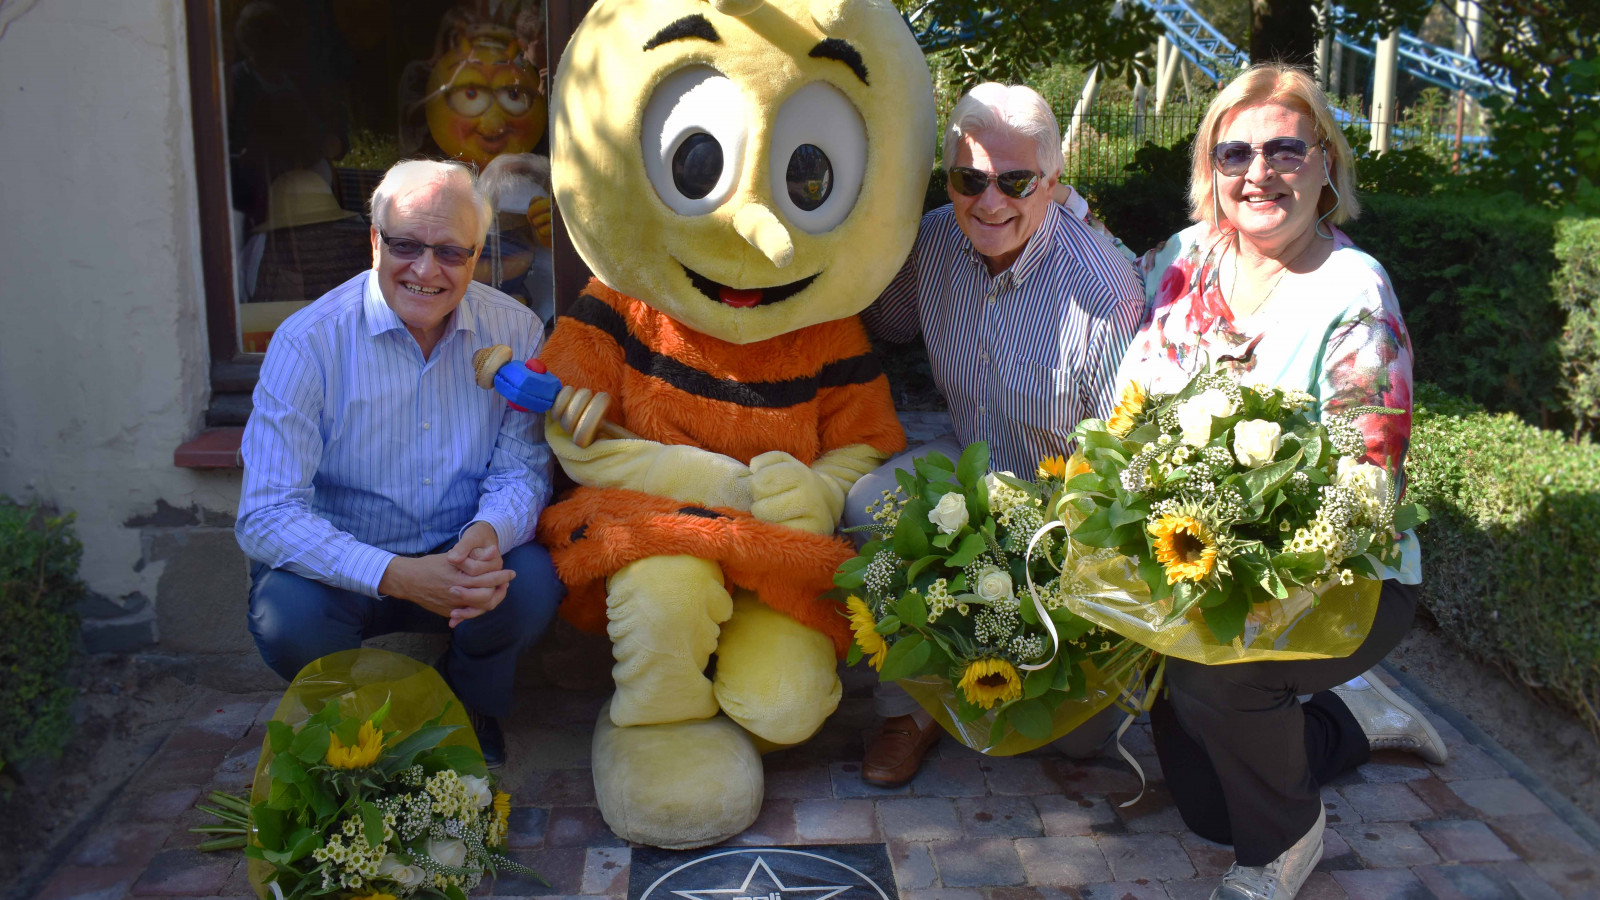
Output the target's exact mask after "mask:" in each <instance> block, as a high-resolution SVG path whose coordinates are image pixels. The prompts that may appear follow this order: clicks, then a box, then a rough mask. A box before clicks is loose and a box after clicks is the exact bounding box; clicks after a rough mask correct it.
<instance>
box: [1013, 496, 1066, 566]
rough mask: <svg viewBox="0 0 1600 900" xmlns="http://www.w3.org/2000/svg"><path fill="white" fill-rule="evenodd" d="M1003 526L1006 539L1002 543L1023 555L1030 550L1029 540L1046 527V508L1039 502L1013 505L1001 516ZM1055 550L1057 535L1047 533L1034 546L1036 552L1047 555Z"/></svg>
mask: <svg viewBox="0 0 1600 900" xmlns="http://www.w3.org/2000/svg"><path fill="white" fill-rule="evenodd" d="M1000 525H1001V527H1003V528H1005V529H1006V539H1005V541H1004V543H1003V544H1002V545H1001V546H1003V547H1005V549H1006V550H1008V551H1010V552H1012V553H1015V554H1017V555H1019V556H1020V555H1022V554H1023V553H1026V552H1028V542H1029V541H1032V540H1033V535H1034V533H1035V532H1037V531H1038V530H1039V529H1040V528H1042V527H1044V510H1042V509H1040V508H1039V505H1038V504H1037V503H1023V504H1020V505H1018V506H1013V507H1011V509H1009V510H1007V511H1006V512H1005V514H1004V515H1002V516H1001V517H1000ZM1054 551H1055V537H1054V536H1053V535H1045V536H1044V537H1043V538H1041V539H1040V540H1039V543H1038V545H1037V546H1035V547H1034V553H1035V554H1036V555H1039V556H1045V555H1048V554H1050V553H1052V552H1054Z"/></svg>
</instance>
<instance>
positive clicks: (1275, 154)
mask: <svg viewBox="0 0 1600 900" xmlns="http://www.w3.org/2000/svg"><path fill="white" fill-rule="evenodd" d="M1257 153H1260V154H1261V158H1262V159H1264V160H1266V162H1267V168H1269V169H1271V170H1272V171H1274V172H1277V173H1278V174H1280V175H1288V174H1289V173H1291V172H1298V171H1300V167H1301V166H1304V165H1305V164H1306V157H1307V156H1310V155H1311V147H1310V146H1308V145H1307V144H1306V142H1305V141H1302V140H1300V139H1299V138H1291V137H1281V138H1273V139H1272V140H1270V141H1262V142H1261V143H1260V144H1251V143H1248V142H1246V141H1223V142H1222V143H1220V144H1218V145H1217V146H1216V147H1215V148H1213V149H1212V151H1211V164H1212V165H1213V166H1215V167H1216V170H1217V171H1218V172H1221V173H1222V174H1224V175H1227V176H1228V177H1230V178H1232V177H1235V176H1239V175H1243V174H1244V173H1246V172H1248V171H1250V163H1251V162H1252V161H1254V160H1255V158H1256V154H1257Z"/></svg>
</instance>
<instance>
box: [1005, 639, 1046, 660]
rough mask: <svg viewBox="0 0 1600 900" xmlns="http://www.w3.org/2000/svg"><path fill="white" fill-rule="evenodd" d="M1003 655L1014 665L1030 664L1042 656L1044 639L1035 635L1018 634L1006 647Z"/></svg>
mask: <svg viewBox="0 0 1600 900" xmlns="http://www.w3.org/2000/svg"><path fill="white" fill-rule="evenodd" d="M1005 653H1006V656H1008V657H1010V659H1011V661H1012V662H1014V663H1026V662H1032V661H1033V660H1036V659H1038V658H1039V657H1041V656H1043V655H1044V638H1042V637H1040V636H1039V635H1037V634H1019V635H1017V636H1016V637H1014V638H1012V639H1011V643H1010V644H1007V645H1006V650H1005Z"/></svg>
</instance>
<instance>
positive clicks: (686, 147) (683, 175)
mask: <svg viewBox="0 0 1600 900" xmlns="http://www.w3.org/2000/svg"><path fill="white" fill-rule="evenodd" d="M721 177H722V145H721V144H719V143H717V139H716V138H714V137H712V136H711V135H709V134H706V133H705V132H704V131H702V132H699V133H697V134H691V135H689V136H688V137H687V138H685V139H684V141H683V143H681V144H679V145H678V152H677V153H674V154H672V185H673V187H675V188H677V189H678V193H680V194H682V195H684V196H685V197H688V198H689V199H690V200H699V199H700V198H702V197H704V196H705V195H707V194H709V193H711V189H712V188H714V187H716V186H717V180H718V179H719V178H721Z"/></svg>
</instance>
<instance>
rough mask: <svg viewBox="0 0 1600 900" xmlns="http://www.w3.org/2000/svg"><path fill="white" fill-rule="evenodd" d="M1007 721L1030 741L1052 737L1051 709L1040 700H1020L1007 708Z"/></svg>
mask: <svg viewBox="0 0 1600 900" xmlns="http://www.w3.org/2000/svg"><path fill="white" fill-rule="evenodd" d="M1005 714H1006V721H1007V722H1008V723H1010V725H1011V727H1012V728H1015V729H1016V730H1017V733H1018V734H1020V735H1022V736H1023V737H1025V738H1028V739H1030V740H1035V741H1039V740H1044V739H1046V738H1048V737H1050V709H1049V708H1048V707H1046V706H1045V705H1044V704H1043V703H1041V702H1040V701H1038V700H1018V701H1017V702H1016V703H1013V704H1011V705H1010V706H1008V707H1006V710H1005Z"/></svg>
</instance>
